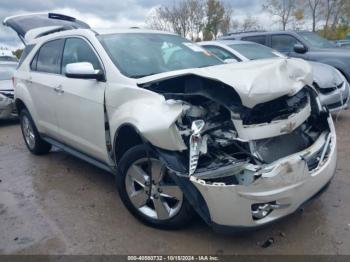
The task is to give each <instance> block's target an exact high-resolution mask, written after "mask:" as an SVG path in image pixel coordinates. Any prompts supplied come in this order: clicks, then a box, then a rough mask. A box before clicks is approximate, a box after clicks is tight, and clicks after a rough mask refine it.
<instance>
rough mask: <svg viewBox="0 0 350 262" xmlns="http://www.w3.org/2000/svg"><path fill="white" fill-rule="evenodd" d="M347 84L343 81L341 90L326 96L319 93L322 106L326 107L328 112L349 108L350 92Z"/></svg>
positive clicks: (338, 89)
mask: <svg viewBox="0 0 350 262" xmlns="http://www.w3.org/2000/svg"><path fill="white" fill-rule="evenodd" d="M349 88H350V87H349V83H348V82H347V81H345V82H344V83H343V86H342V87H341V88H337V89H335V90H334V91H333V92H330V93H328V94H323V93H319V97H320V101H321V103H322V105H325V106H327V108H328V109H329V111H330V112H332V113H333V112H338V111H341V110H344V109H347V108H349V106H350V105H349V100H350V90H349Z"/></svg>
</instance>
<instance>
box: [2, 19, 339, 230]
mask: <svg viewBox="0 0 350 262" xmlns="http://www.w3.org/2000/svg"><path fill="white" fill-rule="evenodd" d="M3 23H4V25H6V26H9V27H11V28H12V29H14V30H15V31H16V32H17V33H18V35H19V37H20V38H21V39H22V41H23V42H24V43H25V45H26V48H25V51H24V54H23V56H22V59H21V61H20V66H19V68H18V70H17V72H16V73H15V76H14V86H15V104H16V107H17V110H18V112H19V115H20V122H21V128H22V133H23V137H24V141H25V143H26V145H27V147H28V149H29V151H30V152H32V153H33V154H36V155H41V154H46V153H48V152H49V151H50V149H51V147H52V146H55V147H58V148H60V149H62V150H64V151H66V152H68V153H71V154H73V155H75V156H76V157H79V158H82V159H84V160H86V161H88V162H90V163H92V164H94V165H96V166H98V167H100V168H103V169H105V170H107V171H110V172H111V173H113V174H114V175H115V177H116V180H117V188H118V191H119V194H120V197H121V199H122V201H123V203H124V204H125V206H126V207H127V209H128V210H129V211H130V212H131V213H132V214H133V215H134V216H135V217H136V218H138V219H139V220H140V221H142V222H144V223H146V224H148V225H150V226H153V227H158V228H167V229H172V228H180V227H182V226H184V225H186V224H188V223H189V222H190V220H191V218H192V217H193V215H194V214H195V213H198V214H199V216H200V217H201V218H202V219H203V220H204V221H205V222H206V223H207V224H208V225H210V226H211V227H213V228H214V229H215V230H217V231H226V232H227V231H228V230H230V229H232V230H241V229H253V228H257V227H259V226H263V225H266V224H269V223H271V222H273V221H276V220H278V219H280V218H282V217H285V216H287V215H289V214H291V213H293V212H294V211H296V210H297V209H299V208H300V206H302V205H303V204H304V203H305V202H306V201H308V200H310V199H311V198H313V197H314V196H316V195H318V193H319V192H321V191H322V190H323V189H324V188H325V187H326V186H327V185H328V184H329V182H330V180H331V179H332V177H333V174H334V172H335V168H336V134H335V130H334V126H333V122H332V119H331V117H330V114H329V112H328V110H327V108H326V107H324V106H322V105H321V103H320V100H319V98H318V96H317V91H316V90H315V89H314V88H313V87H312V81H313V76H312V70H311V68H310V66H309V65H308V64H307V63H306V62H304V61H303V60H300V59H293V58H290V59H288V58H273V59H265V60H257V61H250V62H246V63H236V64H224V63H223V62H222V61H221V60H219V59H218V58H216V57H215V56H213V55H211V54H210V53H208V52H207V51H205V50H204V49H202V48H201V47H200V46H197V45H195V44H193V43H192V42H190V41H188V40H186V39H184V38H181V37H179V36H177V35H174V34H171V33H165V32H158V31H147V30H140V29H128V30H124V31H123V30H120V31H116V30H110V31H104V32H102V31H101V32H100V31H94V30H92V29H90V27H89V26H88V25H87V24H86V23H84V22H82V21H79V20H77V19H75V18H73V17H69V16H65V15H60V14H53V13H50V14H46V15H44V14H42V15H38V14H37V15H24V16H16V17H9V18H7V19H5V21H4V22H3Z"/></svg>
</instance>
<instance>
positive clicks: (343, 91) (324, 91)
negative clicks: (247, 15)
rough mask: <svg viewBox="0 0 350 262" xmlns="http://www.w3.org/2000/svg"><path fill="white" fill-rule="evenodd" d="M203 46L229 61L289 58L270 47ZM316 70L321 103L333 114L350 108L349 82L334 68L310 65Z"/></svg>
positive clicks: (232, 43)
mask: <svg viewBox="0 0 350 262" xmlns="http://www.w3.org/2000/svg"><path fill="white" fill-rule="evenodd" d="M199 44H200V45H201V46H203V47H204V48H206V49H207V50H209V51H210V52H212V53H213V54H215V55H216V56H217V57H219V58H220V59H222V60H225V61H226V62H241V61H250V60H257V59H267V58H274V57H283V58H285V56H284V55H283V54H281V53H279V52H278V51H276V50H274V49H271V48H269V47H267V46H264V45H260V44H257V43H254V42H248V41H238V40H220V41H208V42H201V43H199ZM308 62H309V63H310V65H311V66H312V70H313V77H314V83H313V85H314V87H315V88H316V89H317V90H318V91H319V97H320V100H321V103H322V104H323V105H326V106H327V107H328V109H329V111H331V112H337V111H340V110H343V109H346V108H348V107H349V94H350V92H349V83H348V81H347V80H346V79H345V77H344V76H343V75H342V74H341V73H340V72H339V71H338V70H337V69H336V68H334V67H332V66H330V65H326V64H322V63H318V62H310V61H308Z"/></svg>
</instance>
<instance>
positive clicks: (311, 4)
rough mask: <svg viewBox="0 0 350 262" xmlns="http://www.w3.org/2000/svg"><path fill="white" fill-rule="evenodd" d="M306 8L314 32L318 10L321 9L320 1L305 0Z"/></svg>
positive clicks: (318, 15)
mask: <svg viewBox="0 0 350 262" xmlns="http://www.w3.org/2000/svg"><path fill="white" fill-rule="evenodd" d="M306 7H307V8H308V9H309V10H310V14H311V19H312V31H313V32H315V31H316V25H317V22H318V21H319V19H320V9H321V7H322V1H321V0H307V2H306Z"/></svg>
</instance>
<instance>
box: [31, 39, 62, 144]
mask: <svg viewBox="0 0 350 262" xmlns="http://www.w3.org/2000/svg"><path fill="white" fill-rule="evenodd" d="M63 46H64V39H57V40H51V41H48V42H46V43H44V44H43V45H42V46H41V47H40V49H39V50H38V51H37V53H36V54H35V56H34V58H33V60H32V61H31V64H30V69H31V70H30V74H29V79H27V84H28V89H29V90H30V92H31V95H32V99H33V104H34V106H35V108H36V111H37V114H38V119H37V124H38V129H39V131H40V132H41V133H44V134H46V135H48V136H50V137H53V138H58V137H59V134H58V121H57V116H56V113H55V111H56V107H57V102H58V95H59V88H60V85H61V83H62V75H61V74H60V73H61V57H62V52H63Z"/></svg>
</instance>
